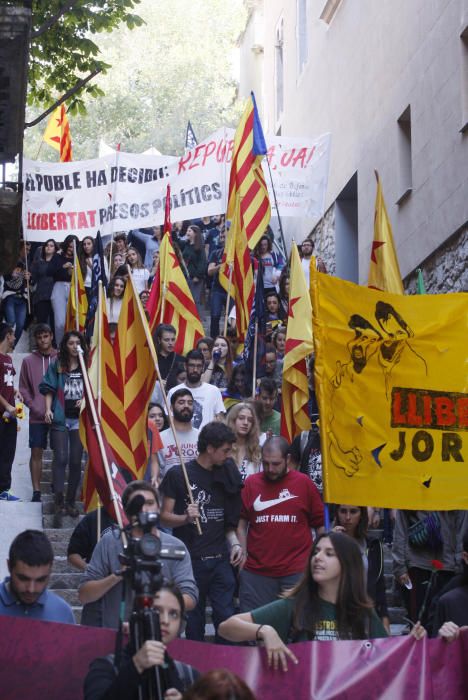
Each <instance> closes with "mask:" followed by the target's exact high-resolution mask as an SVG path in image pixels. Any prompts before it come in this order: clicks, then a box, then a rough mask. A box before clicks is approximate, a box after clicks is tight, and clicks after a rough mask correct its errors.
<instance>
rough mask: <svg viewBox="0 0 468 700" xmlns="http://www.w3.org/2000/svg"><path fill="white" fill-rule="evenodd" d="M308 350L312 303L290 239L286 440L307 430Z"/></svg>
mask: <svg viewBox="0 0 468 700" xmlns="http://www.w3.org/2000/svg"><path fill="white" fill-rule="evenodd" d="M312 352H313V341H312V304H311V302H310V294H309V290H308V289H307V283H306V280H305V276H304V271H303V269H302V265H301V260H300V257H299V252H298V250H297V245H296V244H295V243H293V245H292V249H291V271H290V282H289V309H288V329H287V333H286V346H285V353H284V362H283V388H282V411H281V435H283V437H285V438H286V440H287V441H288V442H289V443H291V442H292V441H293V439H294V438H295V436H296V435H298V434H299V433H300V432H301V431H302V430H310V417H309V411H308V402H309V384H308V381H307V367H306V357H307V355H310V354H311V353H312Z"/></svg>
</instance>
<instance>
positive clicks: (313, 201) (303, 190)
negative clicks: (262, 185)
mask: <svg viewBox="0 0 468 700" xmlns="http://www.w3.org/2000/svg"><path fill="white" fill-rule="evenodd" d="M266 141H267V146H268V154H267V158H268V162H269V164H270V169H271V176H272V179H273V186H274V188H275V193H276V201H277V204H278V212H277V211H276V207H275V199H274V197H273V191H272V188H271V181H270V177H269V173H268V172H267V170H268V166H267V165H266V164H265V165H264V167H263V171H264V174H265V179H266V181H267V186H268V192H269V194H270V204H271V213H272V215H273V216H274V215H275V214H279V216H280V217H282V218H283V217H286V216H291V217H308V218H311V219H315V220H316V221H318V219H320V217H321V216H323V212H324V207H325V195H326V192H327V184H328V170H329V167H330V145H331V134H323V135H322V136H319V137H318V138H316V139H298V138H287V137H284V136H271V137H270V138H268V137H267V139H266Z"/></svg>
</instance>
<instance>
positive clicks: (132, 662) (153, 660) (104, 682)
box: [84, 583, 200, 700]
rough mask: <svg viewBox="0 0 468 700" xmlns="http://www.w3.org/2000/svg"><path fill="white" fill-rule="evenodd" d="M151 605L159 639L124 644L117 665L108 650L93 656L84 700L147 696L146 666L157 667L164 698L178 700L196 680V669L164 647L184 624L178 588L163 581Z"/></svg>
mask: <svg viewBox="0 0 468 700" xmlns="http://www.w3.org/2000/svg"><path fill="white" fill-rule="evenodd" d="M153 608H154V609H155V610H156V611H157V617H158V620H159V626H160V631H161V638H160V640H155V639H149V640H147V641H145V642H144V643H143V644H142V645H141V647H140V648H139V649H138V651H137V650H136V649H134V648H132V644H131V643H130V644H128V645H127V646H126V647H125V649H123V650H122V656H121V659H120V665H119V666H118V667H117V666H116V663H115V659H114V656H113V655H112V654H110V655H108V656H105V657H101V658H98V659H95V660H94V661H93V662H92V663H91V665H90V668H89V672H88V675H87V676H86V678H85V682H84V698H85V700H104V699H105V698H117V697H118V698H137V697H147V695H146V693H145V690H144V688H145V686H144V678H145V675H146V673H147V672H148V671H149V670H156V669H159V670H160V680H161V683H162V693H163V694H162V695H161V698H164V700H182V693H183V692H184V691H185V690H187V689H188V688H190V686H191V685H192V683H193V682H194V681H195V680H197V678H198V677H199V675H200V674H199V673H198V671H196V670H195V669H194V668H193V667H192V666H189V665H188V664H185V663H182V662H181V661H175V660H174V659H172V658H171V657H170V656H169V654H168V652H167V649H166V646H167V644H169V643H170V642H172V641H173V640H174V639H176V638H177V637H178V636H179V635H180V634H181V633H182V631H183V628H184V620H185V604H184V599H183V596H182V593H181V592H180V589H179V588H178V587H177V586H176V585H174V584H172V583H164V584H163V585H162V587H161V588H160V589H159V590H158V591H157V593H155V595H154V599H153ZM139 693H141V695H139Z"/></svg>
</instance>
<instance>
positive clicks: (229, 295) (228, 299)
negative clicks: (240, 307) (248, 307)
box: [223, 263, 233, 338]
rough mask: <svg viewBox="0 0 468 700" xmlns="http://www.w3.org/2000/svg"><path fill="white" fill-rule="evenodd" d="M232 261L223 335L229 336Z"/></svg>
mask: <svg viewBox="0 0 468 700" xmlns="http://www.w3.org/2000/svg"><path fill="white" fill-rule="evenodd" d="M232 267H233V265H232V263H229V278H228V289H227V297H226V308H225V309H224V332H223V335H224V337H225V338H226V337H227V325H228V315H229V301H230V297H231V287H232Z"/></svg>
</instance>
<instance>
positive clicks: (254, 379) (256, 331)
mask: <svg viewBox="0 0 468 700" xmlns="http://www.w3.org/2000/svg"><path fill="white" fill-rule="evenodd" d="M257 346H258V321H255V335H254V361H253V372H252V399H255V389H256V384H257Z"/></svg>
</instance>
